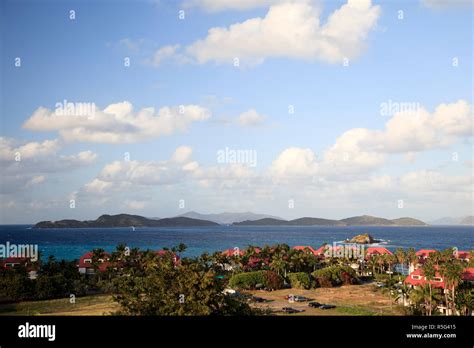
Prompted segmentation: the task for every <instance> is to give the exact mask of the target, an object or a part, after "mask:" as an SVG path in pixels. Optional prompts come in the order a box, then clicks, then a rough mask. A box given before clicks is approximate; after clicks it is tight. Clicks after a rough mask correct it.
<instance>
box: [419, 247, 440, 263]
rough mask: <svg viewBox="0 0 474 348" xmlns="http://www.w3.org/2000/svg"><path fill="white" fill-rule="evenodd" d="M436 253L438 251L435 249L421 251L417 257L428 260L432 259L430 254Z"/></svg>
mask: <svg viewBox="0 0 474 348" xmlns="http://www.w3.org/2000/svg"><path fill="white" fill-rule="evenodd" d="M435 252H436V250H434V249H421V250H418V251H417V252H416V256H418V258H419V259H423V260H426V259H427V258H428V257H430V254H432V253H435Z"/></svg>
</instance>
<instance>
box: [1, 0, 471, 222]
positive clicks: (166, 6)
mask: <svg viewBox="0 0 474 348" xmlns="http://www.w3.org/2000/svg"><path fill="white" fill-rule="evenodd" d="M472 6H473V5H472V3H471V2H470V1H466V0H452V1H443V0H419V1H375V0H374V1H369V0H349V1H347V2H346V1H332V0H327V1H318V0H298V1H296V0H240V1H237V0H220V1H211V0H179V1H165V0H159V1H156V0H155V1H145V0H143V1H105V0H102V1H49V0H46V1H41V2H38V1H25V0H20V1H10V0H6V1H2V2H1V4H0V13H1V20H0V26H1V37H0V52H1V54H0V56H1V60H0V65H1V79H0V80H1V84H0V100H1V103H0V104H1V105H0V121H1V122H0V162H1V168H0V223H3V224H12V223H25V224H26V223H35V222H37V221H41V220H59V219H64V218H73V219H95V218H97V217H98V216H99V215H101V214H117V213H130V214H138V215H143V216H148V217H169V216H175V215H179V214H183V213H185V212H187V211H198V212H201V213H220V212H224V211H230V212H242V211H252V212H256V213H266V214H272V215H276V216H280V217H282V218H287V219H290V218H297V217H303V216H313V217H323V218H335V219H340V218H345V217H349V216H356V215H363V214H368V215H375V216H380V217H386V218H398V217H403V216H411V217H414V218H419V219H422V220H424V221H431V220H434V219H437V218H441V217H444V216H454V217H459V216H465V215H473V214H474V213H473V211H474V205H473V202H474V200H473V192H474V191H473V182H472V178H473V163H474V161H473V147H472V136H473V122H474V121H473V120H474V118H473V108H472V101H473V85H472V82H473V66H472V61H473V57H472V47H473V41H472V40H473V37H472V36H473V23H472V20H473V18H472V17H473V8H472Z"/></svg>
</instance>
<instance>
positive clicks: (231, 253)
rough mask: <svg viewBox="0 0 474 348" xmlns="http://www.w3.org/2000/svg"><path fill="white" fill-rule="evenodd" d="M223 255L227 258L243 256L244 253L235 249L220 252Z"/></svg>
mask: <svg viewBox="0 0 474 348" xmlns="http://www.w3.org/2000/svg"><path fill="white" fill-rule="evenodd" d="M222 254H223V255H225V256H227V257H232V256H243V255H244V251H243V250H242V249H239V248H235V249H227V250H224V251H223V252H222Z"/></svg>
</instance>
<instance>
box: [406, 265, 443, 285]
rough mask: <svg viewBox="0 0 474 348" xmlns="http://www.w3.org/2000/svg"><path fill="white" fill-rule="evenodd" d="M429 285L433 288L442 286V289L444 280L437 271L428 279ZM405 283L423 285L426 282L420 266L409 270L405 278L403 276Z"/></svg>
mask: <svg viewBox="0 0 474 348" xmlns="http://www.w3.org/2000/svg"><path fill="white" fill-rule="evenodd" d="M430 283H431V286H432V287H435V288H442V289H444V286H445V284H444V280H443V277H442V276H441V275H440V274H439V272H438V271H436V273H435V277H434V278H433V279H432V280H430ZM405 284H409V285H412V286H423V285H425V284H428V282H427V280H426V277H425V275H424V273H423V269H422V268H418V269H416V270H414V271H413V272H411V273H410V274H409V275H408V276H407V277H406V278H405Z"/></svg>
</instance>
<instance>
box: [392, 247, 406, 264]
mask: <svg viewBox="0 0 474 348" xmlns="http://www.w3.org/2000/svg"><path fill="white" fill-rule="evenodd" d="M394 256H395V258H396V259H397V263H398V264H400V265H402V267H403V268H405V263H406V261H407V254H406V253H405V250H403V249H402V248H397V249H396V250H395V254H394Z"/></svg>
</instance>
